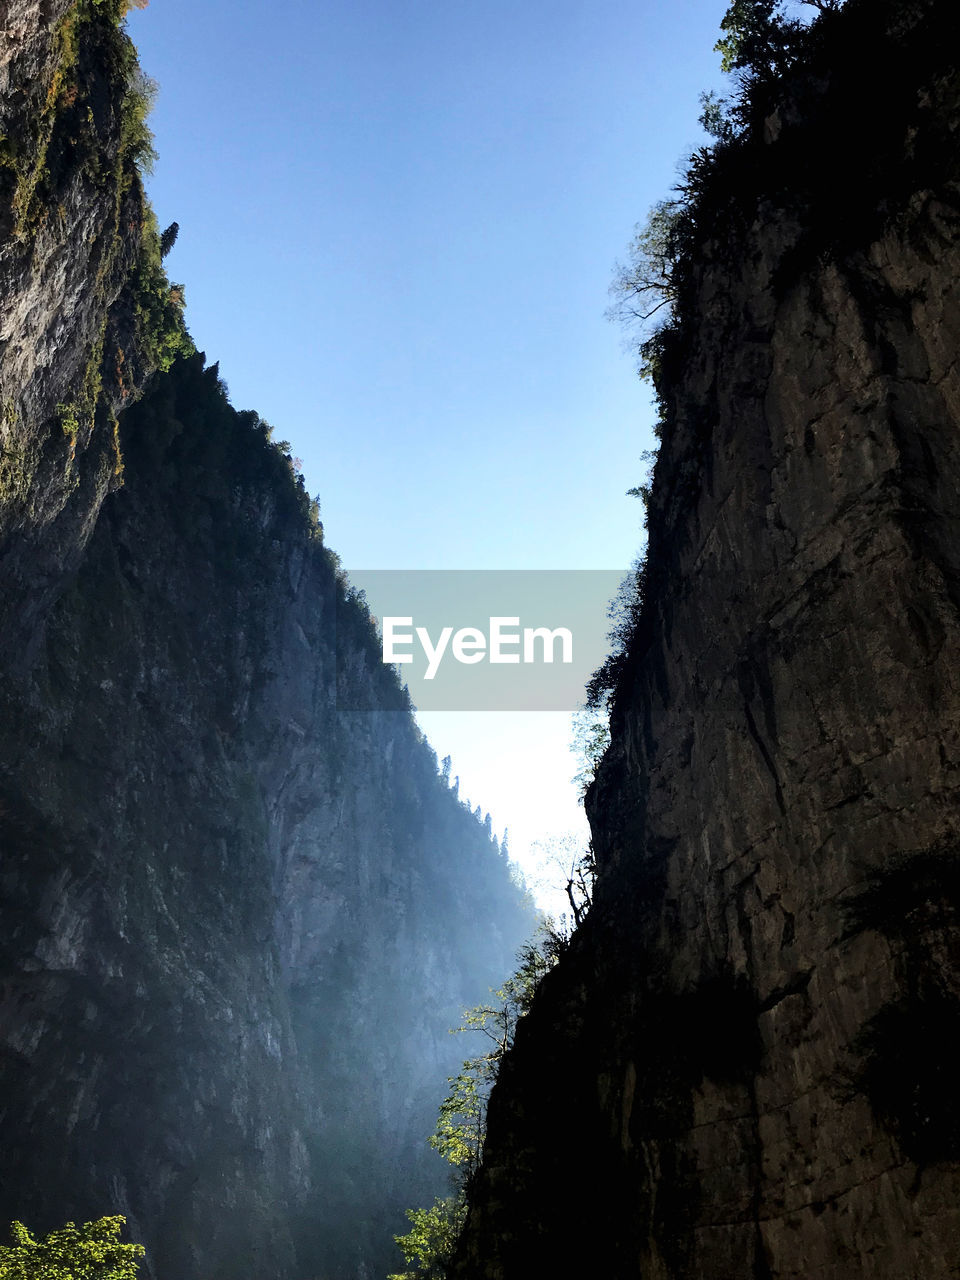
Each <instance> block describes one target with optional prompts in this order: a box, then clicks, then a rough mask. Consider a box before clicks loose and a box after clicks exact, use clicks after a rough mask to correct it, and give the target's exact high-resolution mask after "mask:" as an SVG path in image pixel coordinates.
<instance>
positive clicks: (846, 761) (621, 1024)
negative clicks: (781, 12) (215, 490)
mask: <svg viewBox="0 0 960 1280" xmlns="http://www.w3.org/2000/svg"><path fill="white" fill-rule="evenodd" d="M952 16H953V15H952V13H951V6H950V5H948V4H944V3H939V2H924V0H912V2H911V3H909V4H901V3H897V4H893V3H880V4H867V3H857V2H856V0H850V3H849V4H848V5H847V7H846V9H845V10H844V11H843V12H842V13H841V14H840V15H839V16H838V18H837V20H836V22H835V25H834V28H833V29H832V30H833V34H832V35H831V38H830V41H829V42H827V43H826V44H825V46H824V49H823V50H822V51H821V53H820V55H819V62H815V64H814V65H811V66H808V67H807V68H805V69H799V70H798V71H797V72H796V73H795V74H794V75H793V77H792V78H791V79H789V80H788V81H787V82H786V83H784V84H783V85H782V86H781V89H780V91H779V99H778V101H777V102H776V104H775V109H773V110H771V111H770V113H769V114H768V115H767V116H766V117H765V119H764V120H762V121H760V122H758V126H757V127H756V128H755V129H754V131H753V133H752V134H751V135H750V136H749V137H748V138H747V139H746V140H745V141H744V142H743V143H742V144H741V145H740V146H739V147H736V148H731V149H730V152H729V155H728V156H727V157H726V159H725V161H724V163H725V164H726V166H727V167H726V169H725V170H724V171H723V172H721V173H719V175H718V177H717V178H716V181H715V186H714V188H713V191H712V195H711V194H709V193H708V197H707V199H708V200H712V202H713V203H712V206H711V207H710V208H709V217H707V218H705V219H702V220H701V225H703V226H706V227H707V228H708V231H707V232H705V233H703V235H702V237H701V240H700V242H699V243H698V244H697V245H696V246H695V248H694V250H693V252H692V263H693V265H692V269H691V277H690V289H691V297H690V299H688V304H689V305H686V306H685V308H684V316H685V321H684V328H683V332H682V334H681V338H680V345H679V348H675V349H674V353H673V356H672V364H671V366H670V368H669V370H668V371H667V376H666V384H667V387H668V423H667V427H666V429H665V432H664V440H663V446H662V449H661V452H660V456H659V460H658V462H657V466H656V472H655V477H654V486H653V497H652V503H651V509H650V515H649V553H648V569H647V573H646V593H645V602H644V609H643V616H642V618H641V621H640V625H639V629H638V631H637V634H636V635H635V636H634V639H633V644H632V647H631V649H630V651H629V655H628V659H627V665H626V671H625V674H624V676H623V679H622V681H621V684H620V688H619V690H618V692H617V695H616V699H615V703H614V712H613V719H612V731H613V740H612V745H611V748H610V750H609V752H608V755H607V757H606V759H605V761H604V763H603V765H602V767H601V769H600V772H599V775H598V778H597V780H596V782H595V784H594V786H593V788H592V791H591V794H590V797H589V802H588V808H589V812H590V818H591V823H592V826H593V832H594V846H595V851H596V854H597V857H598V861H599V864H600V875H599V880H598V884H597V889H596V898H595V903H594V906H593V909H592V912H591V915H590V916H589V917H588V920H587V921H586V923H585V925H584V927H583V928H582V929H581V930H580V931H579V933H578V935H576V936H575V938H574V940H573V942H572V945H571V946H570V948H569V950H568V953H567V954H566V955H565V956H564V957H563V958H562V960H561V962H560V965H559V966H558V968H557V969H555V970H554V971H553V972H552V973H551V974H550V975H548V977H547V979H546V980H545V982H544V984H543V986H542V988H541V991H540V992H539V994H538V998H537V1000H536V1001H535V1003H534V1008H533V1010H532V1012H531V1013H530V1015H529V1016H528V1017H527V1018H526V1019H525V1020H524V1021H523V1022H522V1023H521V1025H520V1027H519V1029H518V1034H517V1038H516V1046H515V1049H514V1051H513V1053H512V1054H511V1055H510V1057H509V1058H508V1061H507V1064H506V1066H505V1069H504V1072H503V1074H502V1076H501V1081H500V1083H499V1084H498V1085H497V1087H496V1090H495V1092H494V1096H493V1099H492V1102H491V1107H490V1115H489V1134H488V1142H487V1147H486V1157H485V1165H484V1169H483V1171H482V1173H481V1175H480V1177H479V1179H478V1181H477V1185H476V1186H475V1187H474V1189H473V1195H472V1209H471V1214H470V1218H469V1221H468V1225H467V1229H466V1234H465V1237H464V1239H463V1241H462V1242H461V1249H460V1255H459V1260H458V1263H457V1265H456V1267H455V1268H454V1275H455V1276H456V1277H457V1278H458V1280H467V1278H469V1280H478V1278H479V1277H485V1278H486V1277H489V1278H490V1280H493V1278H494V1277H495V1278H496V1280H515V1278H516V1280H519V1278H520V1277H527V1276H529V1275H531V1274H533V1273H534V1272H535V1273H536V1274H540V1275H545V1276H546V1275H549V1276H552V1277H568V1276H569V1277H573V1276H577V1277H581V1276H604V1277H605V1278H608V1280H613V1278H617V1277H623V1278H624V1280H626V1277H637V1276H642V1277H644V1278H645V1280H646V1278H662V1280H666V1278H667V1277H670V1278H671V1280H690V1278H692V1277H702V1278H703V1280H744V1278H745V1277H757V1278H760V1277H764V1278H766V1277H777V1280H787V1278H788V1277H789V1278H791V1280H801V1278H802V1280H812V1278H813V1277H816V1278H817V1280H854V1278H855V1277H856V1278H860V1277H871V1278H875V1280H881V1278H883V1280H887V1278H888V1277H892V1276H897V1277H901V1276H902V1277H920V1276H926V1277H943V1278H944V1280H945V1278H946V1277H952V1276H956V1275H957V1274H960V1106H958V1103H957V1098H956V1090H955V1087H954V1082H955V1081H956V1079H957V1075H958V1067H960V1056H958V1049H957V1043H958V1042H957V1039H956V1035H957V1029H958V1026H960V918H958V911H960V859H958V853H960V842H958V816H960V815H958V798H960V797H958V785H960V773H958V769H960V733H958V724H960V685H958V662H957V655H958V652H960V612H958V606H960V536H958V535H960V501H958V493H960V369H958V364H957V351H958V345H960V288H958V281H960V241H958V236H957V230H958V225H960V164H958V157H960V152H958V148H957V130H958V125H960V78H958V73H957V68H956V61H955V57H954V46H953V44H952V43H951V40H950V38H949V34H948V33H949V21H950V19H951V18H952ZM531 1259H537V1265H536V1267H535V1268H534V1269H533V1271H531Z"/></svg>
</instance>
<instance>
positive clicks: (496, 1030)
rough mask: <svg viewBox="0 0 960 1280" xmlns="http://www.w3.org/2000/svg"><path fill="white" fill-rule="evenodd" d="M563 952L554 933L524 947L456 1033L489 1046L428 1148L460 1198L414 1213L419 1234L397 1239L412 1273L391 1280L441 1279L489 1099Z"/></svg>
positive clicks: (462, 1213)
mask: <svg viewBox="0 0 960 1280" xmlns="http://www.w3.org/2000/svg"><path fill="white" fill-rule="evenodd" d="M557 955H558V948H557V943H556V939H555V937H554V936H553V935H551V934H550V933H549V932H547V933H546V936H545V937H544V938H543V939H542V940H541V941H534V942H529V943H527V944H526V946H524V947H522V948H521V949H520V952H519V954H518V956H517V960H518V965H517V969H516V971H515V973H514V974H513V975H512V976H511V977H510V978H508V979H507V981H506V982H505V983H504V984H503V986H502V987H499V988H498V989H497V990H496V991H491V992H490V995H491V997H492V998H491V999H490V1000H489V1001H487V1002H486V1003H484V1004H480V1005H476V1006H475V1007H474V1008H472V1009H467V1010H466V1011H465V1012H464V1015H463V1021H462V1022H461V1024H460V1026H459V1027H456V1028H455V1029H454V1034H455V1035H458V1034H461V1033H464V1032H472V1033H474V1034H477V1035H480V1036H481V1037H483V1039H484V1040H485V1041H486V1044H485V1045H484V1048H483V1051H482V1052H481V1053H478V1054H476V1055H475V1056H474V1057H472V1058H467V1059H466V1060H465V1061H464V1064H463V1067H462V1069H461V1070H460V1071H459V1073H458V1074H457V1075H455V1076H451V1077H450V1078H449V1081H448V1083H449V1084H450V1086H451V1087H450V1092H449V1093H448V1094H447V1096H446V1098H445V1099H444V1100H443V1102H442V1103H441V1104H440V1114H439V1117H438V1120H437V1128H436V1131H435V1132H434V1133H433V1135H432V1136H431V1137H430V1139H429V1142H430V1145H431V1146H432V1147H433V1148H434V1149H435V1150H436V1151H438V1152H439V1153H440V1155H442V1156H443V1158H444V1159H445V1160H446V1161H447V1162H448V1164H450V1165H451V1167H452V1169H453V1178H454V1194H453V1195H452V1196H449V1197H448V1198H447V1199H446V1200H437V1201H436V1203H435V1204H434V1205H433V1207H432V1208H430V1209H410V1210H408V1211H407V1217H408V1218H409V1219H410V1221H411V1222H412V1223H413V1230H412V1231H410V1232H408V1233H407V1234H406V1235H402V1236H395V1237H394V1239H395V1240H396V1243H397V1244H398V1245H399V1247H400V1249H401V1250H402V1251H403V1255H404V1258H405V1259H406V1262H407V1265H408V1266H412V1267H413V1268H414V1270H412V1271H406V1272H403V1273H401V1274H399V1275H395V1276H391V1277H389V1280H443V1278H444V1277H445V1276H446V1274H447V1265H448V1263H449V1261H450V1259H451V1258H452V1256H453V1251H454V1249H455V1247H456V1243H457V1240H458V1238H459V1235H460V1231H461V1229H462V1227H463V1223H464V1220H465V1218H466V1211H467V1210H466V1205H467V1191H468V1189H469V1187H470V1184H471V1183H472V1181H473V1179H474V1177H475V1176H476V1173H477V1171H478V1169H479V1168H480V1163H481V1160H482V1158H483V1141H484V1137H485V1135H486V1122H487V1101H488V1099H489V1096H490V1090H491V1089H492V1088H493V1085H494V1083H495V1082H496V1079H497V1075H498V1073H499V1071H500V1067H501V1065H502V1063H503V1060H504V1058H505V1057H506V1055H507V1053H508V1052H509V1049H510V1046H511V1045H512V1044H513V1038H514V1036H515V1034H516V1030H517V1024H518V1023H519V1021H520V1019H521V1018H522V1017H523V1016H524V1014H525V1013H527V1012H528V1010H529V1009H530V1006H531V1004H532V1003H533V997H534V995H535V994H536V991H537V988H538V987H539V985H540V983H541V981H542V980H543V977H544V975H545V974H546V973H547V972H548V971H549V970H550V969H551V968H552V967H553V966H554V964H556V961H557Z"/></svg>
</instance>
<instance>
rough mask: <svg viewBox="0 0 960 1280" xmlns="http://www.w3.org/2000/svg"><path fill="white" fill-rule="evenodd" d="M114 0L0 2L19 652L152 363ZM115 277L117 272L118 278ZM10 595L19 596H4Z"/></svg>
mask: <svg viewBox="0 0 960 1280" xmlns="http://www.w3.org/2000/svg"><path fill="white" fill-rule="evenodd" d="M125 8H126V4H125V3H124V0H74V2H73V3H69V0H50V2H49V3H43V4H38V3H36V0H7V2H6V3H4V4H3V5H0V350H2V362H0V444H2V461H0V467H2V470H0V530H2V533H0V537H2V541H0V589H2V592H3V599H4V602H5V604H6V605H7V606H9V607H8V609H7V611H6V614H5V617H4V624H5V625H4V634H3V638H2V641H0V644H2V646H3V654H4V657H5V659H6V661H7V662H8V663H9V662H10V661H14V660H15V659H16V658H17V657H18V656H19V655H21V654H22V653H23V652H24V650H27V651H29V649H30V647H31V644H32V643H33V641H34V639H35V638H36V636H37V635H38V634H39V625H38V624H39V621H40V619H41V618H42V615H43V611H44V609H45V608H46V607H47V604H48V602H49V600H50V599H51V598H52V596H53V595H54V594H55V593H56V590H57V582H58V581H59V578H60V575H61V573H62V571H63V570H64V569H65V568H70V567H72V566H74V565H75V564H76V562H77V558H78V556H79V555H80V553H81V552H82V549H83V546H84V544H85V542H86V539H87V538H88V537H89V535H90V530H91V529H92V526H93V521H94V520H95V518H96V514H97V511H98V510H99V507H100V504H101V502H102V501H103V498H104V495H105V494H106V493H107V492H108V491H109V490H110V489H111V488H113V487H115V486H116V484H117V482H118V479H119V473H120V459H119V456H118V453H117V441H116V432H115V426H114V424H115V421H116V413H117V411H118V410H119V409H120V408H121V407H122V405H123V403H124V402H125V400H126V399H127V398H128V397H129V396H130V394H131V392H132V390H133V389H134V388H135V387H136V386H137V385H139V383H140V382H141V381H142V379H143V376H144V374H145V372H147V371H149V369H150V368H153V367H154V366H155V364H156V363H157V359H156V357H157V351H156V350H155V349H154V348H155V346H156V341H155V339H156V336H157V333H158V331H159V328H160V327H161V326H160V324H159V322H160V321H161V319H162V318H163V312H164V311H165V310H170V309H171V308H172V309H173V310H174V311H175V310H176V306H175V303H174V302H171V300H170V297H169V295H168V294H165V293H164V291H163V290H162V288H161V287H160V283H159V282H160V274H161V273H159V246H158V243H157V240H156V230H155V228H154V227H153V225H152V220H151V215H150V214H149V211H148V210H147V209H146V207H145V204H144V199H143V188H142V185H141V181H140V174H139V170H138V163H139V162H140V161H141V160H142V159H143V157H144V154H145V153H146V152H147V151H148V149H149V134H148V133H147V131H146V128H145V125H144V115H145V111H146V106H147V98H148V96H149V87H148V86H147V84H146V82H145V81H144V80H143V78H142V77H141V76H140V74H139V71H138V68H137V64H136V56H135V53H134V50H133V47H132V45H131V44H130V41H129V39H128V38H127V36H126V35H125V33H124V32H123V30H122V26H121V17H122V12H123V11H124V10H125ZM124 286H125V287H124ZM14 601H16V607H13V606H14Z"/></svg>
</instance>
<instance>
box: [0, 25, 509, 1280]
mask: <svg viewBox="0 0 960 1280" xmlns="http://www.w3.org/2000/svg"><path fill="white" fill-rule="evenodd" d="M125 8H126V5H125V4H124V3H123V2H122V0H79V2H78V3H75V4H72V5H69V4H67V3H65V2H64V0H50V2H45V3H43V4H38V3H35V0H10V3H5V4H3V5H0V32H2V38H3V44H2V55H0V56H2V62H0V119H2V123H0V131H2V140H0V186H2V191H0V195H2V201H0V204H2V212H0V307H2V311H0V318H2V340H3V344H4V345H3V348H2V351H3V359H2V369H0V390H2V397H3V401H2V402H3V415H2V423H0V433H2V439H0V445H2V455H0V587H2V603H0V621H2V626H0V663H2V670H3V680H2V684H0V1152H2V1158H0V1220H5V1221H9V1220H10V1219H11V1218H14V1217H16V1218H20V1219H22V1220H24V1221H26V1222H27V1223H28V1224H29V1225H30V1226H31V1227H32V1228H34V1229H36V1230H45V1229H47V1228H49V1227H52V1226H55V1225H59V1224H60V1223H62V1222H63V1221H64V1220H65V1219H67V1218H71V1217H73V1218H88V1217H95V1216H99V1215H100V1214H103V1213H108V1212H120V1213H125V1214H126V1215H127V1217H128V1220H129V1223H130V1226H131V1230H132V1232H133V1234H134V1237H135V1238H137V1239H140V1240H142V1241H143V1243H144V1244H145V1245H146V1246H147V1249H148V1255H147V1262H146V1269H145V1274H146V1275H148V1276H150V1277H156V1278H157V1280H167V1278H172V1277H178V1280H190V1278H191V1277H193V1278H195V1280H200V1277H203V1280H217V1278H220V1280H244V1278H245V1277H246V1278H248V1280H263V1278H264V1277H266V1276H270V1277H274V1278H275V1280H287V1278H289V1280H305V1277H308V1276H309V1277H311V1278H313V1277H317V1278H327V1277H329V1278H333V1277H336V1278H337V1280H339V1278H341V1277H358V1278H359V1277H369V1276H373V1275H376V1274H379V1273H382V1272H383V1271H385V1270H387V1269H388V1268H389V1267H390V1266H391V1265H392V1264H393V1263H394V1261H395V1260H396V1258H397V1255H396V1254H395V1252H394V1249H393V1245H392V1240H391V1236H392V1234H393V1232H395V1231H399V1230H401V1229H403V1227H404V1225H405V1220H404V1218H403V1214H402V1209H403V1208H405V1207H407V1206H408V1205H413V1204H417V1203H420V1202H424V1201H429V1200H430V1199H431V1198H432V1196H433V1195H434V1194H436V1193H442V1191H443V1189H444V1187H445V1175H444V1170H443V1167H442V1165H441V1163H440V1161H439V1159H438V1158H437V1157H435V1156H433V1154H432V1153H431V1152H429V1150H428V1149H427V1147H426V1142H425V1139H426V1135H427V1134H428V1133H429V1132H430V1131H431V1130H432V1128H433V1122H434V1119H435V1113H436V1108H437V1105H438V1103H439V1101H440V1099H441V1098H442V1096H443V1093H444V1089H445V1080H446V1076H447V1075H448V1074H449V1073H450V1072H451V1071H452V1070H455V1069H456V1067H457V1066H458V1065H459V1057H460V1055H459V1048H458V1045H457V1044H456V1042H455V1041H454V1040H453V1039H452V1038H451V1037H449V1036H448V1035H447V1030H448V1028H449V1027H450V1026H451V1025H454V1024H455V1023H456V1022H457V1020H458V1016H459V1011H460V1009H461V1008H462V1006H463V1005H465V1004H472V1003H475V1002H476V1001H478V1000H480V999H482V998H483V997H484V995H485V994H486V992H487V988H488V986H489V985H491V984H496V983H498V982H499V981H501V980H502V979H503V977H504V976H505V975H506V974H507V973H508V972H509V971H510V970H511V968H512V961H513V957H514V953H515V950H516V948H517V947H518V946H519V944H520V943H521V942H522V941H523V940H524V938H525V936H526V935H527V934H528V933H529V931H530V928H531V925H532V913H531V910H530V906H529V903H528V901H527V899H526V898H525V895H524V894H523V893H522V892H521V891H520V890H518V889H517V887H516V885H515V884H514V881H513V879H512V877H511V872H510V868H509V866H508V864H507V863H506V860H505V859H504V858H502V857H501V856H500V854H499V852H498V850H497V849H496V847H495V845H494V844H493V843H492V842H491V841H490V840H489V838H488V836H487V835H486V833H485V831H484V829H483V827H482V825H481V824H480V823H479V822H478V821H477V820H476V819H475V818H474V817H473V816H472V815H471V814H470V813H469V812H468V811H467V810H466V809H465V808H464V807H463V806H462V805H461V804H460V803H459V802H458V801H457V799H456V796H455V795H454V793H453V792H452V791H451V790H450V789H449V787H448V785H447V783H446V781H445V780H444V779H443V778H442V777H440V775H439V774H438V771H437V765H436V759H435V757H434V755H433V752H432V751H431V750H430V748H429V746H428V745H427V744H426V743H425V742H424V741H423V739H422V737H421V735H420V733H419V731H418V729H417V727H416V725H415V723H414V721H413V719H412V716H411V714H410V709H409V706H408V704H407V700H406V698H405V695H404V692H403V690H402V689H401V688H400V687H399V686H398V685H397V684H396V682H395V681H394V679H393V677H392V674H391V673H390V672H389V671H388V669H386V668H384V667H383V665H382V663H381V661H380V654H379V649H378V645H377V640H376V635H375V632H374V630H373V628H372V625H371V622H370V619H369V616H368V615H367V612H366V610H365V607H364V604H363V601H362V599H359V598H357V597H356V596H355V595H354V594H353V593H352V592H351V590H350V588H349V584H348V583H347V582H346V581H345V579H344V577H343V575H342V573H340V571H339V569H338V567H337V562H336V558H335V557H334V556H333V555H332V554H331V553H330V552H329V551H328V550H327V548H326V547H325V546H324V545H323V539H322V530H321V528H320V526H319V525H318V523H317V520H316V512H315V510H314V509H312V504H311V503H310V501H309V499H308V498H307V496H306V495H305V493H304V492H303V486H302V481H298V479H297V478H296V476H295V473H294V471H293V468H292V465H291V462H290V459H289V457H288V456H286V455H285V454H284V453H282V452H281V451H280V450H279V449H278V448H277V447H276V446H275V445H274V444H272V443H271V440H270V431H269V428H267V427H266V426H265V424H263V423H262V422H261V420H260V419H259V418H258V416H257V415H256V414H255V413H252V412H246V413H238V412H237V411H235V410H234V409H233V408H232V407H231V406H230V404H229V402H228V401H227V399H226V396H225V393H224V389H223V386H222V384H221V383H220V381H219V377H218V372H217V369H216V368H215V367H214V368H206V367H205V362H204V359H203V357H202V356H201V355H198V354H196V353H193V354H190V352H191V344H190V343H189V339H187V337H186V335H185V333H184V331H183V328H182V323H181V320H180V308H181V305H182V293H181V291H180V290H179V288H178V287H177V286H174V285H171V284H170V283H169V282H168V281H167V280H166V277H165V275H164V274H163V270H162V266H161V262H160V238H159V236H158V234H157V229H156V227H155V225H154V223H153V220H152V215H151V214H150V211H149V209H148V208H147V206H146V204H145V201H144V197H143V189H142V185H141V181H140V176H139V170H138V163H139V162H140V161H142V158H143V156H144V154H145V152H146V151H147V149H148V147H149V135H148V134H147V133H146V130H145V126H144V115H145V110H146V106H147V102H148V98H149V86H147V85H146V84H145V83H144V82H143V80H142V78H141V77H140V74H139V71H138V69H137V66H136V59H135V55H134V53H133V50H132V46H130V44H129V41H128V40H127V37H126V36H125V34H124V32H123V28H122V17H123V12H124V10H125ZM177 356H179V358H177V359H175V357H177ZM371 702H375V703H376V705H378V706H380V707H383V708H384V709H382V710H379V711H375V712H360V711H351V710H347V708H348V707H353V706H359V705H365V704H369V703H371Z"/></svg>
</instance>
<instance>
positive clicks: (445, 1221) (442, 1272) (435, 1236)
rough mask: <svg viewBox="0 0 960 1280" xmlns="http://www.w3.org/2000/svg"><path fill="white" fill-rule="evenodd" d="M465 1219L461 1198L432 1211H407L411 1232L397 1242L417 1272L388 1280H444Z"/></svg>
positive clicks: (437, 1204) (448, 1200) (440, 1203)
mask: <svg viewBox="0 0 960 1280" xmlns="http://www.w3.org/2000/svg"><path fill="white" fill-rule="evenodd" d="M466 1216H467V1206H466V1202H465V1200H464V1198H463V1197H462V1196H448V1197H447V1198H446V1199H445V1200H436V1201H435V1202H434V1204H433V1205H432V1206H431V1207H430V1208H429V1209H408V1210H407V1217H408V1218H409V1219H410V1221H411V1223H412V1224H413V1227H412V1230H410V1231H408V1232H407V1234H406V1235H405V1236H395V1237H394V1239H395V1240H396V1241H397V1243H398V1244H399V1245H400V1247H401V1248H402V1249H403V1253H404V1257H405V1258H406V1260H407V1262H408V1263H413V1264H414V1266H415V1267H416V1268H417V1269H416V1271H401V1272H397V1273H396V1274H394V1275H390V1276H387V1280H444V1278H445V1276H446V1274H447V1265H448V1263H449V1262H450V1261H451V1259H452V1258H453V1251H454V1248H455V1247H456V1243H457V1240H458V1239H459V1237H460V1232H461V1230H462V1229H463V1223H464V1220H465V1218H466Z"/></svg>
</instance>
